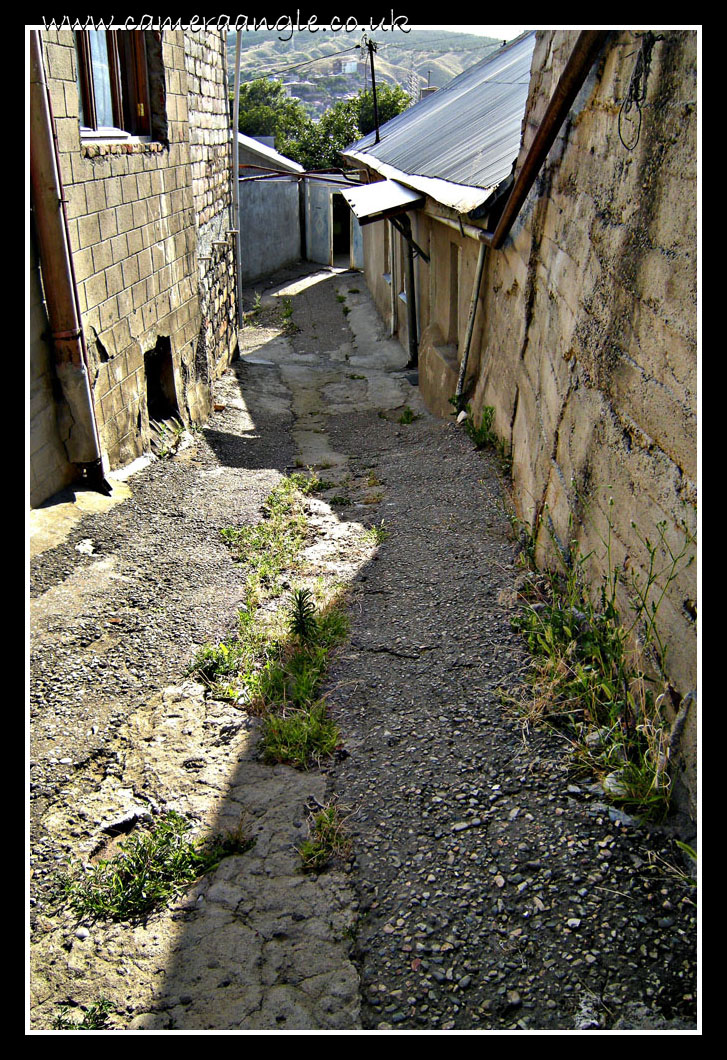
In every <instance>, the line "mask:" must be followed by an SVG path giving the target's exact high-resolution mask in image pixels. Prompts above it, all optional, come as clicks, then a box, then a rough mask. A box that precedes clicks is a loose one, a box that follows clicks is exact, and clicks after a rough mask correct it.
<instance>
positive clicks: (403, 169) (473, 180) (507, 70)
mask: <svg viewBox="0 0 727 1060" xmlns="http://www.w3.org/2000/svg"><path fill="white" fill-rule="evenodd" d="M534 47H535V32H534V31H529V32H527V33H523V34H521V35H520V36H519V37H517V38H516V39H515V40H514V41H511V42H510V43H509V44H506V45H504V46H503V47H502V48H498V50H497V51H496V52H493V53H492V54H491V55H488V56H487V57H486V58H485V59H483V60H482V61H481V62H479V63H476V64H475V65H474V66H472V67H470V68H469V69H468V70H465V71H464V73H462V74H460V75H459V77H456V78H454V80H453V81H450V82H449V84H448V85H445V87H444V88H441V89H439V91H437V92H432V93H431V94H430V95H428V96H425V97H424V99H422V100H421V101H420V102H419V103H417V104H415V106H413V107H410V108H409V109H408V110H405V111H403V112H402V113H401V114H399V115H397V117H396V118H392V119H391V121H388V122H387V123H386V124H385V125H382V126H381V129H380V130H379V133H380V137H381V139H380V142H379V143H378V144H377V143H376V142H375V134H374V133H369V134H368V136H365V137H364V138H363V139H362V140H359V141H358V142H357V143H355V144H353V145H352V146H351V147H349V148H347V149H346V151H345V152H344V154H345V155H347V156H349V157H351V158H354V159H358V160H361V161H365V162H366V163H367V164H368V165H370V166H371V167H372V168H373V169H376V170H377V171H378V172H382V173H385V175H387V176H393V177H395V178H396V179H402V178H403V177H404V175H405V174H406V175H409V176H413V177H414V176H415V177H423V178H427V180H432V179H433V180H436V181H445V182H447V183H450V184H455V185H462V186H464V187H466V188H468V189H481V191H483V192H485V194H482V195H477V194H476V193H475V194H474V196H469V197H464V198H463V199H462V202H463V203H466V205H467V206H468V208H471V209H474V206H473V205H472V202H473V201H474V200H475V199H478V200H479V202H482V201H484V199H485V198H486V197H487V195H488V194H489V192H490V191H491V190H492V189H494V188H496V187H497V185H498V184H500V183H501V181H503V180H504V179H505V178H506V177H508V176H509V175H510V173H511V172H512V166H513V162H514V161H515V159H516V157H517V154H518V151H519V149H520V137H521V130H522V120H523V116H524V114H525V105H526V103H527V98H528V86H529V84H530V64H531V60H532V55H533V49H534ZM387 167H388V170H387ZM394 171H396V172H394ZM411 183H414V181H412V182H411ZM418 184H419V186H420V187H421V188H422V190H423V188H424V185H423V184H422V182H421V181H420V182H418ZM434 187H436V186H434ZM435 197H437V198H439V196H435ZM445 199H446V196H445V197H444V198H441V199H440V201H445ZM470 200H471V201H470ZM451 204H452V205H454V203H451ZM477 204H478V203H475V205H477Z"/></svg>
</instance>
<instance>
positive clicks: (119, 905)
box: [59, 811, 251, 921]
mask: <svg viewBox="0 0 727 1060" xmlns="http://www.w3.org/2000/svg"><path fill="white" fill-rule="evenodd" d="M191 829H192V824H191V822H190V821H188V820H187V819H186V818H185V817H183V816H182V815H181V814H178V813H175V812H174V811H169V812H168V813H165V814H163V815H162V816H160V817H159V818H158V819H157V820H156V821H155V822H154V824H153V825H152V827H151V828H150V829H144V830H140V831H138V832H136V833H133V834H132V835H131V836H130V837H129V839H127V840H125V841H124V842H123V843H120V844H119V852H118V854H116V856H115V857H113V858H111V859H110V860H107V861H106V860H100V861H99V862H98V863H97V864H95V865H93V866H92V867H90V868H84V867H83V866H73V865H71V867H70V869H69V872H68V873H67V874H66V875H65V876H64V877H62V878H61V880H60V881H59V883H60V891H59V898H60V901H61V902H62V904H64V905H66V906H68V907H70V908H71V909H72V910H73V912H74V913H76V914H77V915H78V916H80V917H89V918H91V919H94V920H112V921H122V920H137V919H139V918H142V917H144V916H146V915H148V914H149V913H151V912H152V911H153V910H154V909H157V908H159V907H161V906H164V905H166V904H167V903H168V902H169V901H171V900H172V899H174V898H176V897H177V896H178V895H179V894H181V893H182V892H183V891H184V890H185V889H186V888H187V887H188V886H189V885H190V884H191V883H194V881H195V880H197V879H199V878H200V877H201V876H203V875H204V874H205V873H207V872H210V871H211V870H212V869H214V868H215V867H216V866H217V865H218V864H219V863H220V861H221V860H222V859H223V858H224V857H227V856H228V855H229V854H232V853H243V852H244V850H246V849H248V848H249V846H250V845H251V844H250V842H249V841H248V840H246V839H245V838H244V837H243V836H242V834H240V833H235V834H231V835H229V836H215V837H214V838H212V839H208V840H202V839H192V838H190V835H189V832H190V831H191Z"/></svg>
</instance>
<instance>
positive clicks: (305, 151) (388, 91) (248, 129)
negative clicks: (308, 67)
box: [239, 80, 411, 170]
mask: <svg viewBox="0 0 727 1060" xmlns="http://www.w3.org/2000/svg"><path fill="white" fill-rule="evenodd" d="M410 102H411V100H410V98H409V96H408V95H407V94H406V92H405V91H404V90H403V88H401V87H400V86H399V85H395V86H394V87H393V88H391V87H389V86H388V85H381V87H380V88H377V89H376V103H377V109H378V114H379V126H381V125H383V124H384V123H385V122H387V121H389V120H390V119H391V118H394V117H396V115H397V114H400V113H401V111H403V110H405V109H406V107H408V106H409V103H410ZM239 129H240V132H242V133H245V134H246V135H248V136H274V137H275V148H276V150H277V151H280V153H281V154H283V155H285V156H286V157H287V158H292V159H293V161H294V162H298V163H299V165H301V166H303V167H304V168H305V169H308V170H316V169H339V168H341V166H342V164H343V162H342V159H341V156H340V153H341V151H344V150H345V149H346V148H347V147H349V146H350V145H351V144H353V143H355V142H356V141H357V140H360V139H361V138H362V137H363V136H366V135H367V134H368V133H370V132H372V131H373V129H374V101H373V95H372V93H371V92H359V94H358V95H357V96H354V97H353V98H352V99H341V100H339V101H338V102H337V103H334V105H333V106H332V107H329V108H328V110H327V111H326V112H325V114H324V115H323V117H322V118H321V119H320V121H318V122H315V121H313V119H312V118H310V117H309V116H308V115H307V114H306V111H305V109H304V107H303V106H302V104H300V103H299V102H298V101H297V100H294V99H290V98H289V97H288V96H286V94H285V91H284V89H283V86H282V85H281V84H279V83H278V82H277V81H266V80H259V81H251V82H250V83H249V84H246V85H243V86H242V87H241V89H240V121H239Z"/></svg>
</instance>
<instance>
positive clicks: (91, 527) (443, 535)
mask: <svg viewBox="0 0 727 1060" xmlns="http://www.w3.org/2000/svg"><path fill="white" fill-rule="evenodd" d="M273 296H275V297H273ZM282 297H290V298H291V305H292V307H293V316H292V322H293V323H292V325H291V322H290V321H289V322H288V326H287V327H281V324H280V316H279V314H278V317H277V323H275V320H274V319H273V317H272V316H270V315H268V316H267V317H266V315H265V313H263V314H262V316H261V317H260V321H261V323H260V326H259V327H249V328H246V329H245V330H244V332H243V333H242V346H243V354H244V356H243V357H242V358H241V360H240V361H238V362H236V363H235V365H234V366H233V369H232V370H231V371H230V372H228V373H227V374H226V375H225V376H224V377H223V378H222V379H221V380H220V381H219V383H218V386H217V391H216V400H217V404H218V405H219V406H221V407H220V408H219V409H218V411H216V412H215V413H214V414H213V416H212V418H211V420H210V423H209V425H208V426H207V427H206V428H205V430H204V432H203V434H202V435H196V436H194V437H193V438H192V439H191V444H189V445H188V447H187V448H185V449H183V450H181V451H180V452H179V453H177V455H176V456H175V457H174V458H173V459H171V460H164V461H157V462H155V463H153V464H151V465H150V466H149V467H148V468H146V469H145V470H143V471H141V472H139V473H138V474H137V475H135V476H134V477H133V479H131V480H130V487H131V497H130V498H129V499H128V500H125V501H123V502H122V503H120V504H117V505H115V506H113V507H111V508H109V509H108V511H105V512H101V513H98V514H92V515H86V516H84V517H83V518H82V519H81V520H80V522H78V523H77V524H75V526H74V528H73V529H72V530H71V532H70V534H69V535H68V536H67V538H66V539H65V540H64V541H63V542H62V543H61V544H59V545H57V546H56V547H55V548H52V549H50V550H46V551H44V552H42V553H40V554H39V555H38V556H37V557H35V558H34V560H33V561H32V563H31V633H32V636H31V749H30V756H31V771H30V788H31V804H30V817H31V868H32V878H31V1027H33V1028H34V1029H41V1028H47V1027H49V1026H51V1025H52V1019H53V1015H54V1013H56V1012H57V1011H58V1007H59V1006H61V1005H70V1006H75V1007H76V1008H75V1011H77V1012H79V1013H80V1011H81V1008H80V1007H78V1006H81V1007H87V1006H88V1005H89V1004H91V1003H92V1002H93V1001H94V999H97V998H98V996H99V995H100V994H101V993H103V995H104V996H105V997H109V998H110V999H111V1000H112V1002H113V1005H114V1015H113V1016H112V1020H111V1022H112V1025H113V1026H115V1027H125V1028H128V1029H135V1030H144V1029H184V1028H188V1029H200V1028H202V1029H203V1028H214V1029H230V1030H242V1031H249V1030H259V1029H293V1028H295V1029H322V1030H356V1029H364V1030H368V1029H371V1030H376V1029H378V1030H389V1029H394V1030H409V1029H416V1030H430V1031H434V1030H448V1029H449V1030H452V1029H456V1030H470V1031H475V1030H501V1029H510V1028H513V1029H518V1028H519V1029H543V1030H552V1029H564V1030H577V1029H596V1028H601V1029H612V1028H617V1029H618V1028H639V1029H658V1028H666V1029H679V1028H688V1029H694V1028H696V1026H697V1021H696V1013H697V1001H696V975H697V960H696V923H695V921H696V909H695V901H696V895H695V889H694V887H693V885H692V883H691V881H690V879H689V875H688V871H687V866H686V865H685V862H684V860H683V857H682V855H681V852H680V849H679V847H678V846H677V844H676V843H675V839H674V834H673V829H672V830H671V831H670V830H669V829H662V830H660V831H647V830H646V829H643V828H640V827H638V826H637V825H636V824H635V823H634V822H631V821H630V820H629V819H628V818H625V817H624V816H623V815H621V814H618V813H616V812H615V811H613V810H612V809H609V807H608V806H607V805H606V804H605V803H604V802H603V801H602V798H601V797H600V796H599V794H598V793H597V792H596V791H594V790H592V789H591V788H590V787H589V786H588V785H587V784H585V783H584V782H582V781H581V782H578V783H574V782H573V779H572V777H571V775H570V773H569V754H568V746H567V744H566V743H565V742H564V741H563V740H562V739H561V738H559V737H557V736H556V735H554V734H551V733H547V732H527V731H523V729H522V727H521V725H520V723H519V722H518V721H517V719H515V718H514V717H513V716H511V715H509V714H508V713H507V712H506V711H505V709H504V708H503V706H502V703H501V698H500V695H499V693H498V690H499V689H500V688H502V687H505V688H507V687H512V686H513V684H514V683H515V682H516V681H517V680H518V677H519V676H520V675H521V674H522V672H523V668H524V667H525V665H526V663H527V658H526V655H525V653H524V649H523V646H522V644H521V642H520V640H519V638H518V637H517V636H516V635H515V634H514V633H513V632H512V631H511V629H510V618H511V615H512V608H513V606H514V588H515V586H516V584H517V578H518V576H519V574H520V568H519V566H518V563H517V556H516V553H515V548H514V545H513V542H512V539H511V535H510V529H509V524H508V521H507V519H506V517H505V513H504V507H503V484H502V482H501V480H500V475H499V468H498V465H497V462H496V460H495V458H494V456H493V455H491V454H487V453H485V454H483V453H479V452H476V451H475V450H474V449H473V448H472V445H471V442H470V441H469V439H468V438H467V436H466V434H464V432H462V431H461V429H458V428H457V427H456V426H455V425H454V424H453V423H443V422H441V421H439V420H436V419H434V418H433V417H431V416H429V415H428V413H426V411H425V410H424V409H423V407H422V405H421V402H420V399H419V396H418V391H417V390H416V388H415V387H414V386H412V385H411V381H410V379H409V378H408V377H407V376H406V374H404V373H403V372H402V371H401V368H402V366H403V363H404V361H405V360H406V354H404V353H403V351H401V349H400V348H399V347H398V346H397V345H396V344H395V343H392V342H391V341H390V340H387V339H386V338H385V336H383V335H382V333H381V330H380V326H379V325H378V324H377V323H376V321H375V317H374V316H373V310H372V307H371V303H370V301H369V299H368V296H367V295H366V294H365V293H364V291H363V280H362V278H361V277H360V276H354V275H353V274H344V273H330V272H326V271H325V270H324V271H322V272H318V273H316V274H312V275H309V274H307V273H306V272H305V270H303V269H295V270H291V271H290V272H289V273H288V274H287V275H286V276H284V277H278V278H276V283H275V285H272V284H271V285H270V288H269V290H268V291H266V293H265V295H264V297H263V305H264V306H269V305H272V304H274V302H275V298H277V299H278V301H277V304H278V305H280V298H282ZM250 303H252V295H251V298H250ZM406 408H409V409H411V410H412V411H411V415H410V416H404V417H403V418H404V420H405V421H406V420H407V419H410V420H411V422H401V419H402V412H403V410H405V409H406ZM296 465H303V466H308V465H316V466H318V467H319V468H320V469H321V470H320V474H321V475H325V476H327V477H330V478H331V479H332V480H333V483H334V484H333V485H332V486H331V488H330V489H329V490H328V491H327V492H326V493H324V494H323V496H322V501H321V500H319V501H311V504H310V511H309V514H310V516H311V519H312V523H313V524H315V526H316V528H317V529H316V537H315V540H314V541H312V542H311V549H310V560H311V562H316V563H318V564H319V566H320V569H321V571H328V572H329V573H330V572H333V573H337V574H338V575H339V576H341V577H343V576H345V577H346V578H348V579H350V580H351V591H350V609H351V619H352V632H351V637H350V640H349V642H348V643H347V645H346V646H345V647H344V649H343V650H342V651H341V652H340V653H339V654H338V655H337V657H336V658H335V661H334V663H333V666H332V669H331V672H330V675H329V683H328V692H327V695H328V705H329V709H330V710H331V712H332V713H333V714H334V715H335V717H336V720H337V721H338V723H339V725H340V728H341V730H342V731H343V734H344V750H343V752H342V754H341V755H339V756H338V757H337V758H336V759H335V760H334V761H331V762H328V763H324V764H323V766H322V768H321V770H319V771H316V772H315V773H308V774H300V773H296V771H294V770H292V769H289V768H288V767H282V766H279V767H275V768H274V769H272V768H270V767H267V766H264V765H263V764H262V763H261V762H260V761H259V760H258V758H257V755H256V750H255V745H256V737H257V722H256V719H252V718H249V717H248V716H247V715H246V714H245V713H244V711H241V710H240V709H239V708H235V707H234V706H233V705H230V704H229V703H224V702H217V701H210V699H209V698H208V697H205V696H204V694H203V690H201V689H200V687H199V686H195V685H193V684H191V683H190V682H186V683H185V681H184V673H185V669H186V667H187V665H188V663H189V661H190V659H191V658H192V656H193V654H194V651H195V650H196V648H197V647H198V646H199V645H200V644H203V643H205V642H206V641H213V640H219V639H220V638H221V637H223V636H224V635H226V634H227V633H228V632H229V631H230V630H231V629H232V628H233V627H234V621H235V615H236V612H237V609H238V607H239V606H240V604H241V601H242V597H243V578H242V575H241V573H240V570H239V568H237V567H235V566H234V565H233V564H232V562H231V560H230V555H229V553H228V551H227V549H226V548H225V546H224V545H223V543H222V542H221V540H220V535H219V530H220V529H221V528H222V527H224V526H229V525H233V524H234V525H241V524H242V523H251V522H255V521H257V520H259V518H260V508H261V504H262V502H263V500H264V498H265V496H266V495H267V493H268V492H269V490H270V488H271V486H272V485H274V483H275V482H276V481H278V479H279V477H280V473H281V472H283V471H285V470H288V471H289V470H291V469H293V468H294V467H295V466H296ZM382 520H383V527H384V529H385V530H386V531H387V533H388V537H387V538H386V540H384V541H383V542H382V543H381V544H380V546H379V547H378V548H375V547H368V548H366V547H364V546H363V545H362V540H363V538H362V537H361V531H362V528H363V527H366V526H369V527H370V526H372V525H381V524H382ZM331 798H335V799H336V800H337V803H338V805H339V807H340V808H341V810H342V811H343V813H344V814H345V815H346V817H347V827H348V830H349V832H350V834H351V836H352V838H353V854H352V855H351V860H350V861H349V862H348V863H347V864H343V865H338V866H334V867H333V868H332V869H331V870H330V871H328V872H324V873H322V874H321V875H320V876H318V877H311V876H310V875H304V874H302V873H301V871H300V867H299V863H298V862H297V861H296V858H295V848H296V845H299V843H300V841H301V840H302V838H304V836H305V835H306V827H307V826H306V818H307V809H306V808H307V807H308V808H310V806H315V805H320V804H322V803H323V802H325V801H327V800H329V799H331ZM166 807H174V808H176V809H179V810H180V811H183V812H187V813H190V815H191V816H192V817H194V818H196V819H197V820H199V821H200V822H201V823H202V824H206V825H211V824H213V823H217V824H219V822H221V821H224V822H231V821H233V820H234V819H235V818H238V819H239V817H240V815H241V814H242V813H244V814H245V816H246V820H247V821H248V825H249V827H250V829H251V832H252V833H253V834H254V836H255V838H256V839H257V842H256V845H255V847H254V848H253V849H252V851H251V852H249V853H247V854H245V855H243V856H241V857H235V858H230V859H227V861H226V862H223V865H222V866H221V867H220V870H218V871H217V872H216V873H215V874H213V876H212V877H211V878H208V879H205V880H204V881H202V882H200V883H199V884H197V885H195V887H194V888H193V889H192V891H191V892H189V893H188V894H187V895H186V896H185V898H184V899H183V900H182V901H180V902H179V903H177V904H176V905H175V907H173V908H172V910H170V911H167V912H165V913H163V914H158V915H155V917H153V918H151V919H150V921H149V922H148V923H146V924H144V925H137V926H135V927H133V928H129V927H124V926H118V925H117V926H114V927H109V926H102V925H98V924H93V925H85V924H81V925H79V924H78V923H77V922H75V921H72V920H71V919H70V918H69V917H68V915H67V914H64V913H63V912H59V911H58V910H56V909H55V908H54V907H53V906H51V905H50V904H49V895H50V892H51V885H52V880H53V876H54V872H55V870H56V868H57V867H58V864H59V862H61V861H62V859H63V858H65V857H67V856H69V855H72V856H74V857H79V856H80V857H89V856H91V854H92V853H93V852H94V851H98V850H99V849H100V847H101V845H102V841H104V840H106V839H108V837H109V835H111V834H113V832H114V828H113V826H114V825H116V826H118V825H119V822H123V821H124V820H128V821H132V822H133V821H136V820H137V819H142V818H143V814H144V813H148V812H150V811H152V812H153V811H154V810H156V809H159V808H166ZM116 830H117V831H118V830H119V828H118V827H117V829H116ZM688 838H690V841H691V837H688ZM213 940H214V942H213Z"/></svg>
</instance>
